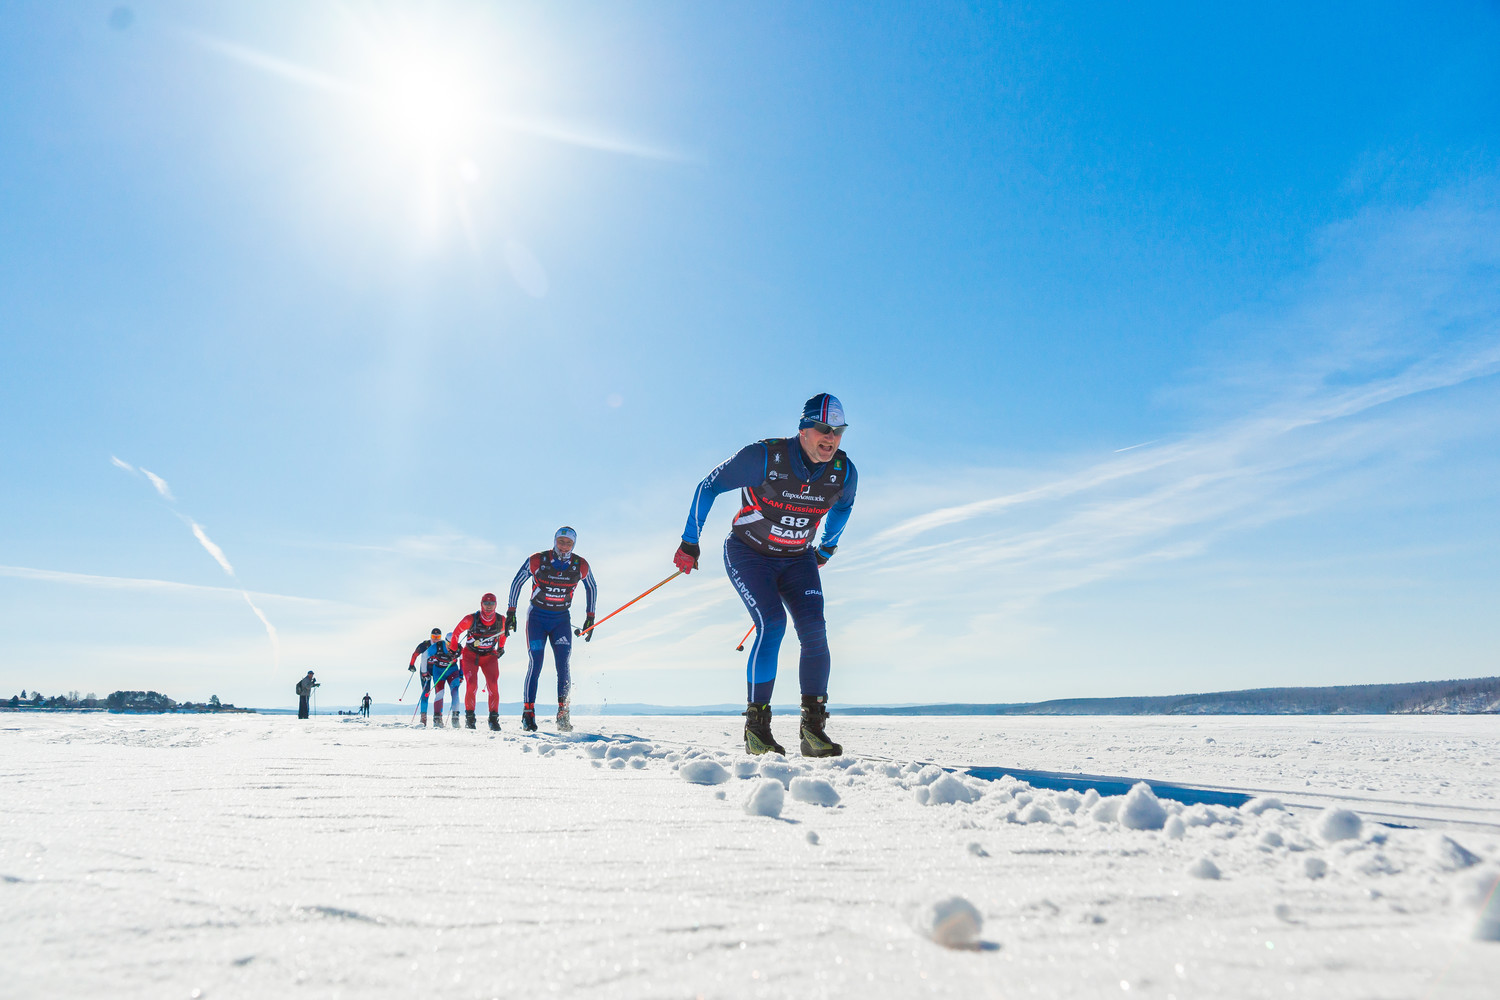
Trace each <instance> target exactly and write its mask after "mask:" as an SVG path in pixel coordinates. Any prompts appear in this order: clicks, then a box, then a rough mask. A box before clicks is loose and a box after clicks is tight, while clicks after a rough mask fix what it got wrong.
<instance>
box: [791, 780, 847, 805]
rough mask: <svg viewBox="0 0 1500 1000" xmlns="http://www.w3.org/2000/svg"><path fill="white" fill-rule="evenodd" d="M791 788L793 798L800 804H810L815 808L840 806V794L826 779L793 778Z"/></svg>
mask: <svg viewBox="0 0 1500 1000" xmlns="http://www.w3.org/2000/svg"><path fill="white" fill-rule="evenodd" d="M789 787H790V789H791V793H792V798H794V799H796V800H797V801H798V802H810V803H812V804H813V805H815V806H836V805H838V804H839V793H838V792H836V791H834V788H833V785H832V784H831V783H830V782H828V781H827V780H826V779H824V778H803V777H797V778H793V779H792V783H791V785H790V786H789Z"/></svg>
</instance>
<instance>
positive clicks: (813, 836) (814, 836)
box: [807, 830, 818, 847]
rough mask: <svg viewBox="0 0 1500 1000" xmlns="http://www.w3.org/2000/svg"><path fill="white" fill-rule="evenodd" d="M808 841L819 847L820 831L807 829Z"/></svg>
mask: <svg viewBox="0 0 1500 1000" xmlns="http://www.w3.org/2000/svg"><path fill="white" fill-rule="evenodd" d="M807 842H808V843H809V844H812V845H813V846H814V847H817V846H818V831H816V830H808V831H807Z"/></svg>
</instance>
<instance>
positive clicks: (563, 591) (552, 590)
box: [505, 527, 599, 733]
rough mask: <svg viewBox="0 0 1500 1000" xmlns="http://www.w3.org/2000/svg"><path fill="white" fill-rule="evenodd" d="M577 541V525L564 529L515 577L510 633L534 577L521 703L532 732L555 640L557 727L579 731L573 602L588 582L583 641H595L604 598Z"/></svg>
mask: <svg viewBox="0 0 1500 1000" xmlns="http://www.w3.org/2000/svg"><path fill="white" fill-rule="evenodd" d="M577 542H578V533H577V532H576V531H574V530H573V529H572V528H569V527H562V528H558V529H557V532H556V533H555V534H554V536H553V538H552V548H551V549H550V550H549V551H547V552H538V553H536V554H534V555H531V556H528V557H527V559H526V561H525V562H523V563H522V564H521V568H520V570H518V571H517V572H516V575H515V579H513V580H511V581H510V606H509V607H508V608H507V609H506V611H505V634H506V635H510V634H511V633H512V632H514V631H515V630H516V601H517V600H519V599H520V596H521V584H523V583H525V582H526V581H527V580H531V581H532V585H531V608H530V610H529V611H527V613H526V653H527V656H528V658H529V661H528V664H527V668H526V685H525V688H524V689H523V690H522V706H521V728H522V729H524V730H526V731H527V732H532V733H534V732H536V688H537V681H538V680H540V678H541V676H542V658H543V657H544V656H545V655H546V652H547V643H548V642H549V641H550V642H551V643H552V660H553V665H554V666H555V667H556V669H557V728H558V729H559V730H560V731H562V732H565V733H568V732H572V731H573V721H572V718H571V716H570V715H569V711H568V695H569V692H570V691H571V690H572V687H573V678H572V675H571V673H570V672H569V669H568V660H569V658H570V656H571V654H572V652H573V620H572V616H571V615H570V614H569V610H568V609H569V608H571V607H572V606H573V591H574V590H575V589H576V588H577V587H578V585H579V584H580V583H582V584H583V590H584V593H585V594H586V595H587V596H588V611H587V613H586V614H585V615H584V618H583V628H584V637H583V641H584V642H590V641H592V640H593V638H594V633H593V632H592V631H590V630H591V629H592V628H593V627H594V610H595V607H596V605H597V604H598V601H599V587H598V585H597V584H596V583H595V582H594V571H593V570H591V569H589V564H588V560H587V559H584V558H583V557H582V556H580V555H578V554H577V553H575V552H574V551H573V546H574V545H575V544H577Z"/></svg>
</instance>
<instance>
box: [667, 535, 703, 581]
mask: <svg viewBox="0 0 1500 1000" xmlns="http://www.w3.org/2000/svg"><path fill="white" fill-rule="evenodd" d="M701 551H702V550H701V549H699V548H698V543H697V542H683V543H682V544H681V545H679V546H677V551H676V552H674V553H673V554H672V565H673V566H676V567H677V569H678V570H679V571H680V572H683V573H691V572H692V571H693V570H695V569H697V568H698V554H699V553H700V552H701Z"/></svg>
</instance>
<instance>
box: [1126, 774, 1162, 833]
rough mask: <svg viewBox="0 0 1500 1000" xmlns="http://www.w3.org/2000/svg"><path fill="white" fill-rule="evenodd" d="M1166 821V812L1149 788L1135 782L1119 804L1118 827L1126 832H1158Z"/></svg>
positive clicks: (1142, 783)
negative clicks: (1121, 827)
mask: <svg viewBox="0 0 1500 1000" xmlns="http://www.w3.org/2000/svg"><path fill="white" fill-rule="evenodd" d="M1166 821H1167V811H1166V810H1165V809H1163V808H1162V804H1161V801H1160V800H1159V799H1158V798H1157V797H1156V793H1155V792H1153V791H1152V790H1151V786H1150V785H1148V784H1146V783H1145V782H1144V781H1140V782H1137V783H1136V784H1135V785H1134V787H1132V788H1131V789H1130V791H1129V792H1127V793H1126V795H1125V801H1124V802H1122V803H1120V825H1121V826H1123V827H1125V829H1127V830H1160V829H1161V828H1162V825H1163V824H1165V823H1166Z"/></svg>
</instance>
